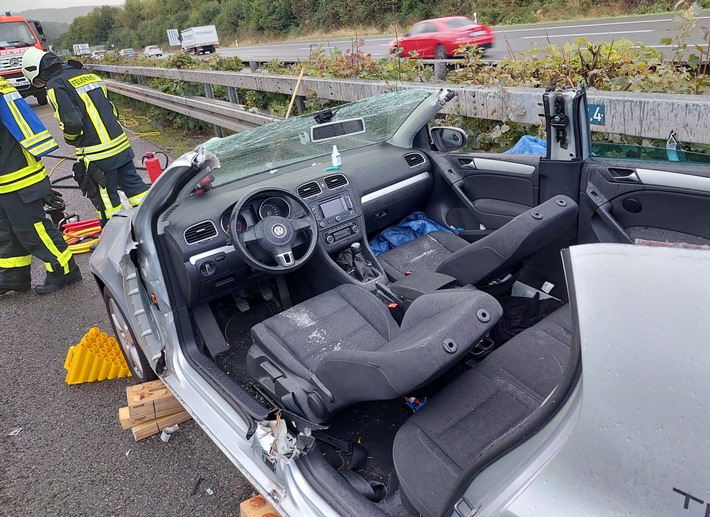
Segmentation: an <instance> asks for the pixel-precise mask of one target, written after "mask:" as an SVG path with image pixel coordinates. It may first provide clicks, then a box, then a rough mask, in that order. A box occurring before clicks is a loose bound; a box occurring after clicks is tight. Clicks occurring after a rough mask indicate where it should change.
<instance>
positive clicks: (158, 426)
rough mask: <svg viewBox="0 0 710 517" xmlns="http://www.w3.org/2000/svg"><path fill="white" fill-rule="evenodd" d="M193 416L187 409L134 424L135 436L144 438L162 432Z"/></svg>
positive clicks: (140, 438)
mask: <svg viewBox="0 0 710 517" xmlns="http://www.w3.org/2000/svg"><path fill="white" fill-rule="evenodd" d="M191 418H192V417H191V416H190V413H188V412H187V411H185V410H182V411H180V412H179V413H175V414H173V415H168V416H164V417H160V418H156V419H155V420H150V421H148V422H143V423H140V424H137V425H134V426H133V438H135V439H136V441H138V440H142V439H143V438H147V437H148V436H152V435H154V434H156V433H159V432H161V431H162V430H163V429H165V428H166V427H171V426H174V425H175V424H181V423H183V422H186V421H188V420H190V419H191Z"/></svg>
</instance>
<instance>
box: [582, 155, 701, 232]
mask: <svg viewBox="0 0 710 517" xmlns="http://www.w3.org/2000/svg"><path fill="white" fill-rule="evenodd" d="M635 165H638V166H636V167H635V166H634V164H630V163H624V164H611V165H607V164H604V163H600V162H591V163H590V164H588V165H586V166H585V177H586V180H585V192H583V194H582V195H583V198H584V199H585V203H584V204H583V206H582V207H580V208H581V211H580V241H581V242H599V241H601V242H636V241H637V240H648V241H659V242H684V243H689V244H710V225H708V224H707V221H708V220H709V219H710V168H709V167H703V166H688V165H684V164H681V163H678V164H675V163H657V164H649V163H648V162H642V163H639V162H637V163H636V164H635Z"/></svg>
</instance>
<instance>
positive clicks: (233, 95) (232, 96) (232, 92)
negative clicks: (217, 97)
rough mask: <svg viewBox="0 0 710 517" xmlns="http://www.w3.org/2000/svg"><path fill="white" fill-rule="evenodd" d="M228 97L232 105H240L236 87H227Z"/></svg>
mask: <svg viewBox="0 0 710 517" xmlns="http://www.w3.org/2000/svg"><path fill="white" fill-rule="evenodd" d="M227 97H228V98H229V102H231V103H232V104H239V95H237V89H236V88H235V87H234V86H227Z"/></svg>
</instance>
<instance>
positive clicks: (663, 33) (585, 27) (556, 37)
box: [218, 11, 710, 61]
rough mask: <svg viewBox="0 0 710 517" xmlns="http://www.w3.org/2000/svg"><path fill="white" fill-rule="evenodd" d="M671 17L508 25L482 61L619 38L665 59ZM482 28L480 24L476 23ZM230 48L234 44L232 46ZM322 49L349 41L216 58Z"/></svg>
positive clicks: (698, 40) (265, 57) (372, 49)
mask: <svg viewBox="0 0 710 517" xmlns="http://www.w3.org/2000/svg"><path fill="white" fill-rule="evenodd" d="M675 16H676V15H675V14H671V13H668V14H659V15H649V16H628V17H618V18H605V19H597V20H584V21H575V22H555V23H538V24H533V25H511V26H498V27H493V32H494V33H495V37H496V39H495V43H494V45H493V48H491V49H490V50H489V51H488V52H486V54H485V58H486V59H491V60H498V59H500V58H503V57H508V56H509V55H510V52H512V53H514V54H517V53H518V52H522V51H524V50H530V49H533V48H535V47H536V46H543V45H547V43H548V42H550V43H555V44H563V43H565V42H568V43H573V42H574V40H575V39H577V38H580V37H585V38H587V39H588V40H589V41H593V42H596V41H614V40H619V39H622V38H626V39H629V40H631V41H634V42H639V43H642V44H644V45H647V46H651V47H654V48H657V49H659V50H661V51H664V52H666V53H668V51H669V50H671V49H670V48H669V47H668V46H667V45H664V44H662V43H661V39H662V38H670V37H673V36H674V34H675V33H674V32H673V27H675V26H676V23H675V22H674V18H675ZM479 21H481V22H484V20H479ZM702 26H710V11H702V12H701V13H700V16H699V17H698V20H697V24H696V28H695V30H694V31H693V33H692V35H691V37H690V39H689V40H688V41H687V43H688V47H689V48H690V47H692V46H693V45H695V44H698V45H705V46H706V47H707V42H705V41H704V40H703V37H702V32H701V27H702ZM393 38H394V35H392V36H369V37H365V38H363V39H364V46H363V51H364V52H366V53H370V54H372V56H373V57H374V58H377V59H379V58H382V57H384V56H386V55H387V52H388V46H389V43H390V41H392V40H393ZM232 43H233V42H232ZM319 46H320V47H322V48H323V50H325V52H332V51H334V50H335V49H340V51H341V52H345V50H347V49H349V48H352V39H335V40H318V41H312V42H308V41H301V42H290V43H278V44H273V45H254V46H248V47H235V46H233V45H232V46H228V45H227V44H226V42H225V43H223V46H222V47H221V48H220V49H219V50H218V53H219V54H220V55H223V56H238V57H239V58H240V59H242V61H271V60H272V59H275V58H278V59H281V60H284V61H299V60H307V59H308V56H309V55H310V52H311V51H312V49H314V48H317V47H319Z"/></svg>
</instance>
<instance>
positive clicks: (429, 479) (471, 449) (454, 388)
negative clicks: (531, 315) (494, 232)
mask: <svg viewBox="0 0 710 517" xmlns="http://www.w3.org/2000/svg"><path fill="white" fill-rule="evenodd" d="M572 339H573V329H572V316H571V312H570V307H569V305H565V306H564V307H561V308H560V309H558V310H557V311H555V312H554V313H552V314H551V315H549V316H548V317H546V318H545V319H544V320H542V321H540V322H539V323H537V324H536V325H534V326H533V327H530V328H528V329H526V330H525V331H523V332H521V333H520V334H518V335H517V336H515V337H514V338H512V339H511V340H510V341H508V342H507V343H505V344H504V345H503V346H501V347H500V348H499V349H497V350H495V351H494V352H493V353H491V354H490V355H489V356H488V357H486V358H485V359H484V360H483V361H481V362H480V363H479V364H477V365H476V366H475V367H474V368H472V369H470V370H467V371H466V372H464V373H463V374H461V375H460V376H459V377H458V378H456V379H455V380H454V381H452V382H451V383H450V384H449V385H447V386H446V387H444V388H443V389H442V390H441V391H440V392H439V393H438V394H437V395H436V396H434V397H432V398H431V399H430V400H429V401H428V402H427V404H426V405H425V406H424V407H423V408H422V409H421V410H420V411H418V412H416V413H415V414H414V415H413V416H412V417H411V418H409V420H408V421H407V422H406V423H405V424H404V425H403V426H402V427H401V428H400V430H399V431H398V432H397V436H396V437H395V440H394V446H393V452H392V453H393V456H394V464H395V469H396V471H397V476H398V477H399V480H400V483H401V486H402V490H403V492H404V494H405V495H406V497H407V499H408V500H409V502H410V503H411V504H412V505H413V506H414V508H415V509H416V510H417V511H418V512H420V513H421V515H424V516H428V515H431V516H433V515H438V514H439V512H440V511H441V510H442V507H443V505H444V504H445V502H446V498H447V496H448V493H449V492H450V490H451V489H452V488H453V486H454V485H455V483H456V481H457V480H458V478H459V476H460V475H461V473H462V472H463V471H464V470H465V469H466V468H467V467H468V466H469V465H470V464H471V462H472V461H473V460H474V459H475V458H476V457H477V456H478V455H479V454H480V453H481V452H482V451H483V450H485V449H486V448H487V447H488V446H489V445H490V444H491V443H493V442H494V441H495V440H496V438H498V437H499V436H501V435H502V434H503V433H505V432H506V431H508V430H509V429H510V428H512V427H513V426H515V425H516V424H518V423H519V422H521V421H522V420H523V419H524V418H526V417H527V416H528V415H530V414H531V413H532V412H533V411H534V410H535V409H537V408H538V407H540V405H541V404H542V402H543V401H544V400H545V398H546V397H547V396H548V395H549V394H550V393H551V392H552V390H553V389H554V388H555V386H556V385H557V384H558V383H559V382H560V380H561V379H562V376H563V374H564V371H563V369H564V367H565V365H566V364H567V359H568V357H569V354H570V349H571V345H572Z"/></svg>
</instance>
